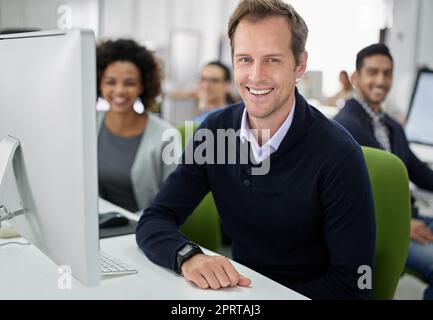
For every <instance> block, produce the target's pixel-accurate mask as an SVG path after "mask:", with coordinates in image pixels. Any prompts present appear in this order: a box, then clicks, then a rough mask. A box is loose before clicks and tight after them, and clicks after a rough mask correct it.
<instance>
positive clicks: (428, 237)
mask: <svg viewBox="0 0 433 320" xmlns="http://www.w3.org/2000/svg"><path fill="white" fill-rule="evenodd" d="M410 238H411V239H412V240H415V241H417V242H419V243H422V244H427V243H430V242H433V232H432V231H431V230H430V229H429V227H428V226H427V225H426V224H425V223H424V221H421V220H418V219H411V221H410Z"/></svg>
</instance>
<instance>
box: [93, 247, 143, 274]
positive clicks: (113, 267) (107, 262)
mask: <svg viewBox="0 0 433 320" xmlns="http://www.w3.org/2000/svg"><path fill="white" fill-rule="evenodd" d="M100 256H101V261H100V264H101V274H102V275H103V276H108V275H121V274H133V273H137V270H135V269H134V268H132V267H131V266H129V265H127V264H126V263H124V262H122V261H120V260H118V259H116V258H113V257H112V256H110V255H108V254H107V253H105V252H102V251H101V254H100Z"/></svg>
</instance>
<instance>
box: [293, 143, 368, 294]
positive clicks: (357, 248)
mask: <svg viewBox="0 0 433 320" xmlns="http://www.w3.org/2000/svg"><path fill="white" fill-rule="evenodd" d="M319 186H320V190H319V192H320V198H321V203H322V207H323V210H324V216H323V221H324V238H325V242H326V245H327V249H328V257H329V264H328V266H329V267H328V270H327V272H326V273H325V274H323V275H322V276H320V277H318V278H315V279H313V280H311V281H309V282H307V283H302V284H300V285H299V286H295V287H294V288H293V289H294V290H299V291H300V292H302V293H304V294H305V295H306V296H308V297H310V298H312V299H367V298H369V297H370V296H371V290H370V289H360V288H359V287H358V280H359V278H360V277H361V275H362V273H358V271H359V270H362V269H359V267H361V266H368V267H370V268H371V269H370V270H372V269H373V261H374V254H375V213H374V205H373V195H372V192H371V187H370V181H369V177H368V171H367V168H366V165H365V161H364V157H363V154H362V151H361V150H360V149H359V148H356V149H355V150H352V151H351V152H350V153H349V154H347V155H346V156H345V157H342V158H340V159H339V160H337V159H334V161H333V163H332V164H330V165H325V169H324V173H323V178H322V181H321V183H319ZM363 268H364V267H363Z"/></svg>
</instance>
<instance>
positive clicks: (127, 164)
mask: <svg viewBox="0 0 433 320" xmlns="http://www.w3.org/2000/svg"><path fill="white" fill-rule="evenodd" d="M97 88H98V96H99V97H102V98H104V99H105V100H106V101H107V102H108V104H109V105H110V109H109V111H108V112H103V113H102V112H101V113H98V158H99V159H98V174H99V196H100V197H102V198H104V199H106V200H108V201H110V202H112V203H114V204H116V205H118V206H120V207H122V208H125V209H126V210H129V211H131V212H137V211H139V210H143V209H144V208H145V207H146V206H147V205H148V204H149V203H150V201H152V199H153V198H154V196H155V195H156V193H157V192H158V190H159V188H160V186H161V185H162V183H163V182H164V180H165V179H166V178H167V176H168V175H169V173H171V171H172V170H173V169H174V167H175V164H174V163H172V164H166V163H165V162H164V161H163V159H162V152H163V149H164V147H165V146H166V145H167V144H168V143H172V146H173V145H174V147H175V148H174V150H175V153H177V154H179V153H180V150H181V149H180V148H181V146H180V138H179V137H175V139H174V140H172V141H171V142H170V141H163V139H162V135H163V133H164V131H165V130H167V129H170V128H171V126H170V125H169V124H168V123H166V122H164V121H163V120H161V119H160V118H158V117H157V116H156V115H154V114H152V113H151V112H148V111H147V110H148V109H150V108H152V107H153V106H154V105H155V103H156V100H155V99H156V97H157V96H158V95H159V93H160V90H161V83H160V72H159V67H158V65H157V62H156V60H155V58H154V56H153V54H152V53H151V52H149V51H148V50H147V49H146V48H145V47H143V46H140V45H139V44H137V43H136V42H135V41H133V40H125V39H121V40H117V41H106V42H103V43H101V44H100V45H98V48H97ZM137 99H141V102H142V103H143V105H144V106H145V111H144V112H143V113H141V114H139V113H137V112H136V111H135V110H134V108H133V106H134V102H135V101H136V100H137ZM173 142H174V143H173Z"/></svg>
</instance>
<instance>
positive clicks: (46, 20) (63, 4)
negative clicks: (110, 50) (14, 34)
mask: <svg viewBox="0 0 433 320" xmlns="http://www.w3.org/2000/svg"><path fill="white" fill-rule="evenodd" d="M98 21H99V14H98V0H86V1H81V0H43V1H34V0H0V29H7V28H37V29H46V30H47V29H48V30H49V29H59V28H71V27H77V28H89V29H93V30H95V33H96V34H97V33H98V29H99V26H98V24H99V22H98Z"/></svg>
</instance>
